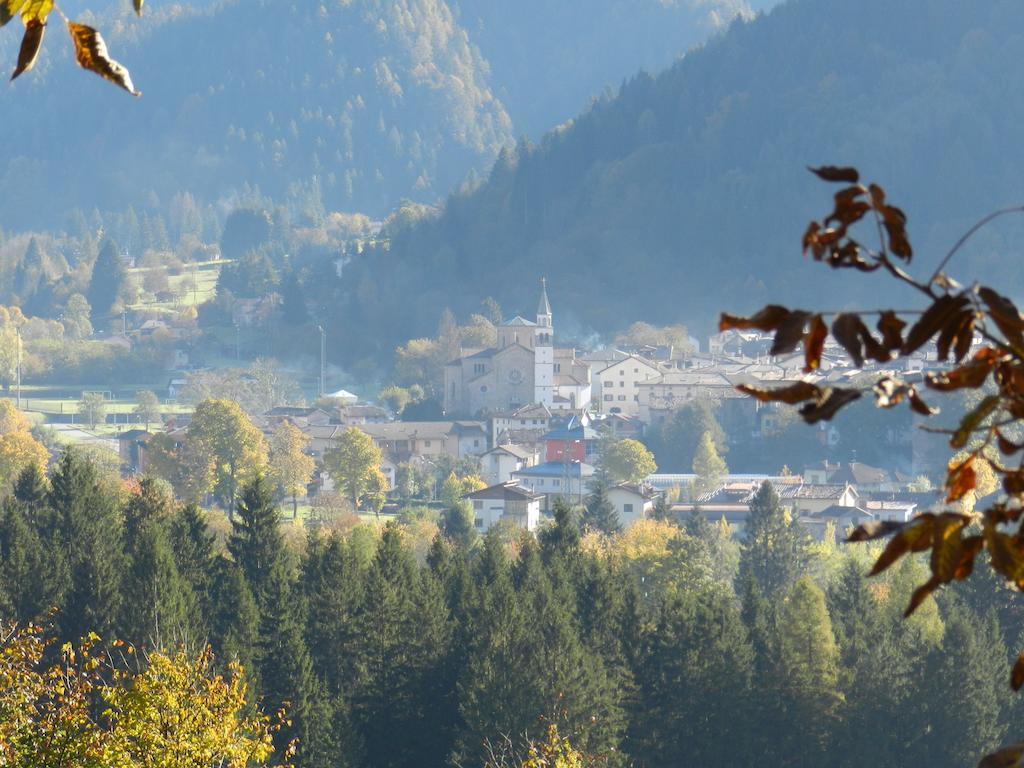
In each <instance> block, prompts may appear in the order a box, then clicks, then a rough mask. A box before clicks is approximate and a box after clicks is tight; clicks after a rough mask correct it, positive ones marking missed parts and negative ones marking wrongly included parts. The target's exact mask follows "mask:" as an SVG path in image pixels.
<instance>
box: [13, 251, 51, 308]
mask: <svg viewBox="0 0 1024 768" xmlns="http://www.w3.org/2000/svg"><path fill="white" fill-rule="evenodd" d="M45 276H46V257H45V255H44V254H43V249H42V247H41V246H40V245H39V240H38V239H37V238H35V237H32V238H31V239H29V241H28V248H27V249H26V250H25V255H24V256H22V258H21V261H19V262H18V266H17V267H16V268H15V270H14V293H15V295H16V296H17V298H18V305H19V306H24V305H25V304H26V303H27V302H28V300H29V299H31V298H32V296H33V295H34V294H35V292H36V290H37V289H38V288H39V282H40V280H42V279H43V278H44V277H45Z"/></svg>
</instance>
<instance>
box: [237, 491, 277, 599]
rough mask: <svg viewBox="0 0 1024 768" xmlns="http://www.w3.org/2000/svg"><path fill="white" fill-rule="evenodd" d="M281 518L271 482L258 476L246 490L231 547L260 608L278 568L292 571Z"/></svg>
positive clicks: (238, 511)
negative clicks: (289, 566)
mask: <svg viewBox="0 0 1024 768" xmlns="http://www.w3.org/2000/svg"><path fill="white" fill-rule="evenodd" d="M280 517H281V516H280V514H279V513H278V510H277V506H276V505H275V504H274V498H273V496H272V495H271V489H270V483H268V482H267V480H266V479H265V478H264V477H263V475H257V476H256V478H255V479H254V480H253V481H252V482H251V483H249V484H248V485H247V486H245V487H244V488H243V489H242V493H241V495H240V497H239V500H238V507H237V510H236V513H235V515H234V517H233V519H232V521H231V535H230V537H229V538H228V545H227V546H228V552H230V553H231V556H232V557H233V558H234V559H235V562H236V563H238V567H239V568H241V569H242V573H243V574H245V579H246V581H247V582H248V583H249V588H250V589H251V590H252V593H253V596H254V597H255V598H256V602H257V604H260V605H262V603H263V601H264V598H265V593H266V589H267V583H268V580H269V579H270V577H271V574H272V573H273V571H274V568H275V567H280V568H281V569H282V570H284V571H286V572H287V570H288V562H287V560H288V550H287V548H286V547H285V545H284V537H283V536H282V535H281V530H280Z"/></svg>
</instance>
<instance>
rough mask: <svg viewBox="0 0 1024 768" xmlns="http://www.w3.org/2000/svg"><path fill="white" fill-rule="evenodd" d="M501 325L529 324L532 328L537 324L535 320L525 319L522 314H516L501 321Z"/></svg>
mask: <svg viewBox="0 0 1024 768" xmlns="http://www.w3.org/2000/svg"><path fill="white" fill-rule="evenodd" d="M502 325H505V326H509V325H526V326H529V327H531V328H533V327H534V326H536V325H537V324H536V323H535V322H533V321H532V320H527V319H526V318H525V317H523V316H522V315H516V316H515V317H513V318H512V319H511V320H506V321H505V322H504V323H502Z"/></svg>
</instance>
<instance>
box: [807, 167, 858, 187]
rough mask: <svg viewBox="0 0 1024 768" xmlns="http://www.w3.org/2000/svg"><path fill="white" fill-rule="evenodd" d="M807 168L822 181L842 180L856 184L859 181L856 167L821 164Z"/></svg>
mask: <svg viewBox="0 0 1024 768" xmlns="http://www.w3.org/2000/svg"><path fill="white" fill-rule="evenodd" d="M807 170H809V171H810V172H811V173H813V174H814V175H815V176H817V177H818V178H819V179H821V180H822V181H832V182H839V181H843V182H846V183H847V184H856V183H857V182H858V181H860V174H859V173H858V172H857V169H856V168H851V167H848V166H836V165H823V166H820V167H819V168H812V167H810V166H808V168H807Z"/></svg>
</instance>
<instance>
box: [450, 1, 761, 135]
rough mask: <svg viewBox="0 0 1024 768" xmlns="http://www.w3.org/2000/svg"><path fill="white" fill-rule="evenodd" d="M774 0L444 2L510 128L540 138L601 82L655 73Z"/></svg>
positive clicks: (598, 90) (610, 83) (599, 87)
mask: <svg viewBox="0 0 1024 768" xmlns="http://www.w3.org/2000/svg"><path fill="white" fill-rule="evenodd" d="M775 1H776V0H753V2H751V0H560V2H550V0H520V2H515V3H510V2H508V0H453V2H452V6H453V10H454V11H455V13H456V15H457V17H458V20H459V23H460V24H461V25H462V26H463V28H464V29H465V30H466V31H467V32H468V33H469V36H470V40H472V41H473V42H474V44H476V45H477V46H479V48H480V50H481V52H482V53H483V55H484V57H485V58H486V59H487V61H488V62H489V63H490V65H491V75H492V82H493V88H494V91H495V93H496V94H497V95H498V97H499V98H500V99H501V100H502V103H504V104H505V106H506V108H507V109H508V111H509V113H510V114H511V115H512V119H513V123H514V124H515V127H516V135H517V136H518V135H521V134H527V135H529V136H532V137H537V136H540V135H542V134H543V133H544V132H545V131H547V130H549V129H550V128H552V127H553V126H555V125H557V124H558V123H561V122H563V121H565V120H568V119H570V118H571V117H572V116H573V115H575V114H577V113H578V112H579V111H580V110H581V109H583V108H584V107H585V106H586V105H587V103H588V101H589V100H590V99H592V98H593V97H595V96H599V95H600V94H601V92H602V91H603V90H604V89H605V88H606V87H608V86H613V87H618V86H619V85H620V84H621V83H622V82H623V81H624V80H625V79H627V78H628V77H629V76H631V75H632V74H633V73H635V72H637V71H638V70H646V71H648V72H657V71H659V70H662V69H664V68H665V67H667V66H669V65H670V64H671V63H672V62H673V61H674V60H675V59H677V58H679V57H680V56H681V55H682V54H683V53H684V52H685V51H686V50H688V49H689V48H691V47H693V46H694V45H697V44H698V43H700V42H702V41H704V40H706V39H707V38H708V37H709V36H710V35H712V34H714V33H715V32H717V31H718V30H720V29H723V28H724V27H726V26H727V25H728V24H729V22H730V21H732V20H733V19H734V18H736V17H737V16H750V15H752V14H753V12H754V11H756V10H759V9H763V8H766V7H770V6H771V5H774V3H775Z"/></svg>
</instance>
